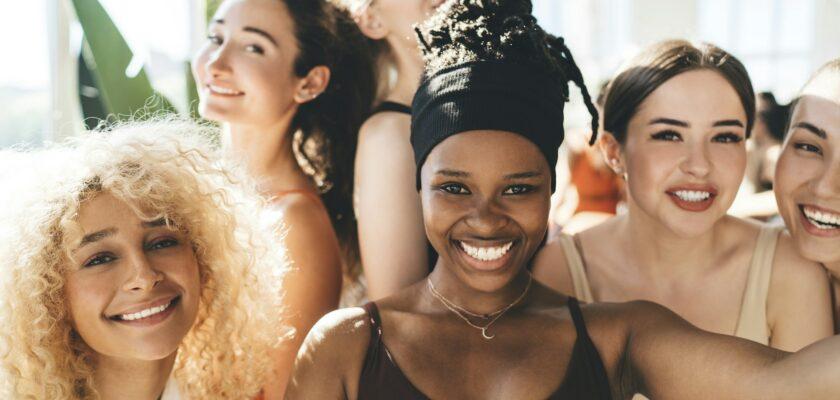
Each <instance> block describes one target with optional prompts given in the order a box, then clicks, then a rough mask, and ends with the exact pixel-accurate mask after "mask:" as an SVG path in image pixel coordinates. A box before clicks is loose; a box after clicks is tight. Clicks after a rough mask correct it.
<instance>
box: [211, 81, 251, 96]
mask: <svg viewBox="0 0 840 400" xmlns="http://www.w3.org/2000/svg"><path fill="white" fill-rule="evenodd" d="M204 87H205V88H206V89H207V92H209V93H210V94H212V95H215V96H222V97H237V96H242V95H243V94H245V93H244V92H241V91H239V90H236V89H233V88H230V87H225V86H223V85H216V84H212V83H208V84H207V85H205V86H204Z"/></svg>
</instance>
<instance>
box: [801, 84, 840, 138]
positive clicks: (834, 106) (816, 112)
mask: <svg viewBox="0 0 840 400" xmlns="http://www.w3.org/2000/svg"><path fill="white" fill-rule="evenodd" d="M797 122H808V123H811V124H813V125H815V126H816V127H818V128H820V129H822V130H824V131H825V132H826V134H827V135H828V138H829V139H833V140H840V97H835V98H833V99H832V98H826V97H821V96H818V95H813V94H804V95H802V96H801V97H800V98H799V99H798V100H797V101H796V107H795V108H794V110H793V115H791V125H794V124H796V123H797Z"/></svg>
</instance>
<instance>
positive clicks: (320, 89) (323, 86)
mask: <svg viewBox="0 0 840 400" xmlns="http://www.w3.org/2000/svg"><path fill="white" fill-rule="evenodd" d="M329 84H330V69H329V68H327V67H326V66H324V65H318V66H316V67H314V68H312V69H311V70H309V73H308V74H306V76H305V77H304V78H303V79H301V80H300V82H299V83H298V85H297V89H296V90H295V102H297V103H298V104H303V103H307V102H310V101H312V100H315V98H317V97H318V96H320V95H321V93H324V90H327V86H329Z"/></svg>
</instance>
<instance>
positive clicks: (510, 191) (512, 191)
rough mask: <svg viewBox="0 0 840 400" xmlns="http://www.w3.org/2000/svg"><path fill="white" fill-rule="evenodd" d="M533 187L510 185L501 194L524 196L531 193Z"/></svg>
mask: <svg viewBox="0 0 840 400" xmlns="http://www.w3.org/2000/svg"><path fill="white" fill-rule="evenodd" d="M534 189H535V188H534V186H533V185H510V186H508V187H507V188H506V189H505V191H504V192H502V194H506V195H516V194H526V193H531V192H533V191H534Z"/></svg>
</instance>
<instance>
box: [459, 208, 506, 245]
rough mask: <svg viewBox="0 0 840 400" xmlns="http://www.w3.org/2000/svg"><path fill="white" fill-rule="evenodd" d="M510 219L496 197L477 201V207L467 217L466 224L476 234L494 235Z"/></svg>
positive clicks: (482, 235) (483, 235)
mask: <svg viewBox="0 0 840 400" xmlns="http://www.w3.org/2000/svg"><path fill="white" fill-rule="evenodd" d="M509 221H510V220H509V219H508V217H507V215H506V214H505V213H504V210H503V209H502V207H501V206H500V205H499V204H497V202H496V200H495V199H481V200H478V201H477V202H476V205H475V209H474V210H473V212H472V213H470V215H469V217H468V218H467V219H466V224H467V226H469V227H470V228H471V229H472V230H473V232H474V233H475V234H477V235H479V236H481V237H492V236H494V235H495V234H496V233H497V232H499V231H500V230H502V229H503V228H505V226H507V224H508V222H509Z"/></svg>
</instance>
